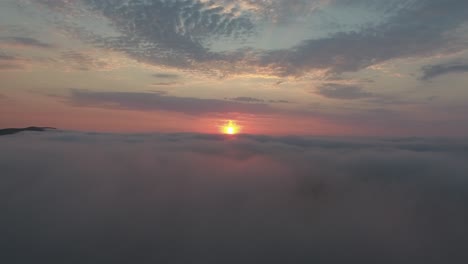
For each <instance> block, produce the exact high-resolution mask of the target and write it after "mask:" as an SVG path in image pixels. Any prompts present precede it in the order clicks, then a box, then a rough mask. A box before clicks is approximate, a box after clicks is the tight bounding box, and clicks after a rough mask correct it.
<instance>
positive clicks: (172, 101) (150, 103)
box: [69, 89, 277, 115]
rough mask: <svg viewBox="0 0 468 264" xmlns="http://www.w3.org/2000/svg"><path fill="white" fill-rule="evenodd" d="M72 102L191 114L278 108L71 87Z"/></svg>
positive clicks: (255, 104) (258, 111) (254, 104)
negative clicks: (94, 90) (72, 88)
mask: <svg viewBox="0 0 468 264" xmlns="http://www.w3.org/2000/svg"><path fill="white" fill-rule="evenodd" d="M69 101H70V103H72V104H74V105H79V106H93V107H103V108H109V107H110V108H122V109H131V110H140V111H152V110H153V111H157V110H160V111H173V112H180V113H185V114H190V115H201V114H210V113H249V114H271V113H275V112H277V110H276V109H274V108H272V107H270V106H269V105H268V104H263V103H241V102H230V101H225V100H217V99H200V98H193V97H176V96H169V95H166V94H164V93H138V92H93V91H87V90H78V89H74V90H72V93H71V96H70V98H69Z"/></svg>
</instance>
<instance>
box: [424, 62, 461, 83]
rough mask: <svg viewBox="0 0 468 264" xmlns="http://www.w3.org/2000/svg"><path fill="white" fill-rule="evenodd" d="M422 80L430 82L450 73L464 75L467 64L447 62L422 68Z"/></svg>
mask: <svg viewBox="0 0 468 264" xmlns="http://www.w3.org/2000/svg"><path fill="white" fill-rule="evenodd" d="M422 72H423V76H422V77H421V79H422V80H425V81H427V80H431V79H434V78H437V77H439V76H442V75H446V74H452V73H466V72H468V63H463V62H449V63H441V64H436V65H428V66H424V67H423V68H422Z"/></svg>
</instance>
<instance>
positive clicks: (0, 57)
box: [0, 50, 25, 71]
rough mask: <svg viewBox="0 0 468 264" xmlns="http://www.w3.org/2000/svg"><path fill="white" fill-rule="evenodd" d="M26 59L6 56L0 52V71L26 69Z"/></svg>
mask: <svg viewBox="0 0 468 264" xmlns="http://www.w3.org/2000/svg"><path fill="white" fill-rule="evenodd" d="M24 64H25V61H24V59H22V58H20V57H17V56H13V55H9V54H6V53H4V52H2V51H1V50H0V71H1V70H7V71H8V70H20V69H24V67H25V65H24Z"/></svg>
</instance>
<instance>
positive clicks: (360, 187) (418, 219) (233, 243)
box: [0, 130, 468, 264]
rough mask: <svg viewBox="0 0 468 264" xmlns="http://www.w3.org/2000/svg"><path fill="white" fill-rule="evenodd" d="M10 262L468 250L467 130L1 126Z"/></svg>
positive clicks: (313, 258) (461, 255) (427, 256)
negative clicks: (267, 132)
mask: <svg viewBox="0 0 468 264" xmlns="http://www.w3.org/2000/svg"><path fill="white" fill-rule="evenodd" d="M0 146H1V151H0V170H1V171H0V172H1V174H0V175H1V177H0V210H1V212H2V214H1V217H0V233H1V234H2V235H1V236H0V247H1V248H2V254H1V256H0V259H1V261H2V263H50V264H60V263H91V264H94V263H96V264H98V263H99V264H107V263H109V264H114V263H122V264H127V263H137V264H150V263H168V264H185V263H196V264H198V263H200V264H201V263H205V264H216V263H227V264H241V263H242V264H258V263H260V264H263V263H265V264H267V263H268V264H270V263H278V264H281V263H295V264H296V263H297V264H310V263H327V264H339V263H361V264H374V263H384V264H439V263H467V260H468V252H467V251H466V245H467V242H468V241H467V240H468V192H467V188H468V180H467V175H468V173H467V172H468V163H467V162H466V160H467V158H468V151H467V150H468V141H467V140H466V139H443V138H432V139H427V138H417V137H411V138H400V137H398V138H385V139H375V138H374V139H367V138H360V137H359V138H356V137H350V138H349V137H347V138H341V137H339V138H338V137H300V136H281V137H280V136H275V137H271V136H263V135H239V136H238V138H237V139H235V140H233V139H228V138H226V137H225V136H224V135H207V134H198V133H179V134H167V133H160V134H157V133H150V134H140V133H137V134H129V133H124V134H115V133H112V134H108V133H89V132H85V133H83V132H70V131H68V132H66V131H59V130H57V131H48V132H24V133H19V134H15V135H8V136H2V137H0Z"/></svg>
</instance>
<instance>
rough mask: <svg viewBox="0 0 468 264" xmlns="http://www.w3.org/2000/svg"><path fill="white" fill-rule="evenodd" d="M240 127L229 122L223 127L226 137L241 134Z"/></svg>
mask: <svg viewBox="0 0 468 264" xmlns="http://www.w3.org/2000/svg"><path fill="white" fill-rule="evenodd" d="M239 130H240V127H239V126H238V125H237V124H236V123H235V122H234V121H232V120H229V122H227V123H226V124H225V125H223V126H222V133H223V134H226V135H235V134H237V133H239Z"/></svg>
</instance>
